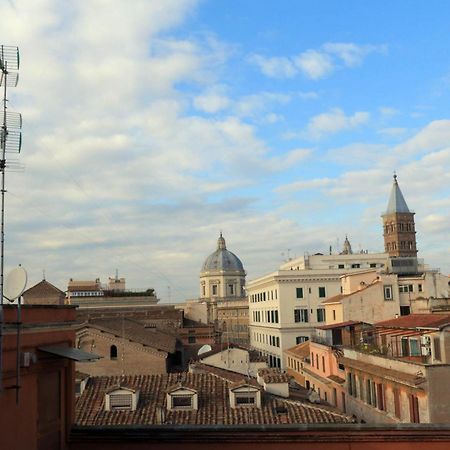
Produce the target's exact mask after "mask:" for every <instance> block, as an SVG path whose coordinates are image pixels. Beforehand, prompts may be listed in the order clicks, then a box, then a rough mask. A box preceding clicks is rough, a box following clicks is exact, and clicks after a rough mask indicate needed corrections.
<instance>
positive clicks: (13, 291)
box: [3, 266, 28, 302]
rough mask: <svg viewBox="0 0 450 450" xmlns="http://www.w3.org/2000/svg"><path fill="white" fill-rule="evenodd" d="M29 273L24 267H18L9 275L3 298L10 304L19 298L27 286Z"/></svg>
mask: <svg viewBox="0 0 450 450" xmlns="http://www.w3.org/2000/svg"><path fill="white" fill-rule="evenodd" d="M27 279H28V276H27V272H26V270H25V269H24V268H23V267H20V266H19V267H16V268H15V269H13V270H11V272H9V273H8V275H7V276H6V280H5V287H4V290H3V297H5V298H6V299H7V300H9V301H10V302H13V301H14V300H15V299H16V298H19V297H20V296H21V295H22V294H23V291H24V290H25V287H26V285H27Z"/></svg>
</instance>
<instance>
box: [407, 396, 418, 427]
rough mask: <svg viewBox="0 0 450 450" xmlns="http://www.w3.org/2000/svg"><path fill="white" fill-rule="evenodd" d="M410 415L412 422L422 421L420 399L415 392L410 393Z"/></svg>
mask: <svg viewBox="0 0 450 450" xmlns="http://www.w3.org/2000/svg"><path fill="white" fill-rule="evenodd" d="M409 417H410V422H411V423H420V417H419V399H418V398H417V396H415V395H413V394H410V395H409Z"/></svg>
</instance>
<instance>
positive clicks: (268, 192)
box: [0, 0, 450, 302]
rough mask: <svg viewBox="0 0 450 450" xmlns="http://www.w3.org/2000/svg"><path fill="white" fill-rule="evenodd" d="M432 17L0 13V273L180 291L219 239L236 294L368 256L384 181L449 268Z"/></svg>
mask: <svg viewBox="0 0 450 450" xmlns="http://www.w3.org/2000/svg"><path fill="white" fill-rule="evenodd" d="M448 17H450V4H449V3H448V2H446V1H433V0H431V1H427V2H423V1H417V0H415V1H412V0H408V1H407V0H403V1H397V2H392V1H381V0H380V1H377V2H361V1H346V0H342V1H339V2H336V1H331V0H330V1H321V0H315V1H306V0H304V1H294V0H291V1H287V0H277V1H272V0H268V1H264V2H261V1H254V0H245V1H244V0H239V1H237V0H203V1H196V0H164V1H163V2H162V1H160V0H133V1H129V2H124V1H120V0H117V1H116V0H89V1H80V0H78V1H74V0H73V1H58V0H17V1H15V0H2V1H0V18H1V28H0V44H4V45H17V46H18V47H19V49H20V55H21V66H20V81H19V84H18V86H17V87H16V88H14V89H12V88H11V89H10V90H9V108H10V111H18V112H21V113H22V116H23V147H22V152H21V154H20V155H19V156H18V157H17V155H9V156H11V157H12V158H13V159H18V160H19V162H20V163H21V164H22V165H23V166H24V170H23V171H20V172H12V171H11V172H8V173H7V178H6V187H7V191H8V192H7V194H6V231H5V242H6V243H5V252H6V253H5V255H6V271H8V270H10V269H11V268H13V267H14V266H17V265H18V264H22V266H23V267H25V268H26V269H27V271H28V276H29V286H32V285H33V284H34V283H36V282H38V281H40V280H41V279H42V277H43V275H44V271H45V277H46V279H47V280H48V281H50V282H51V283H53V284H55V285H56V286H58V287H59V288H61V289H63V290H65V289H66V287H67V282H68V280H69V278H74V279H94V278H97V277H99V278H101V280H102V281H106V279H107V277H108V276H114V274H115V271H116V269H118V271H119V275H120V276H123V277H125V278H126V279H127V286H128V287H130V288H136V289H139V288H149V287H153V288H154V289H156V292H157V295H158V296H159V297H160V299H161V301H162V302H169V301H170V302H175V301H183V300H185V299H189V298H196V297H197V296H198V295H199V287H198V276H199V271H200V268H201V266H202V263H203V261H204V260H205V259H206V257H207V256H208V255H209V254H210V253H212V252H213V251H214V250H215V249H216V245H217V244H216V242H217V238H218V235H219V232H220V231H222V232H223V234H224V237H225V239H226V241H227V247H228V249H229V250H230V251H232V252H234V253H235V254H236V255H238V256H239V258H240V259H241V260H242V262H243V264H244V267H245V269H246V271H247V279H254V278H257V277H258V276H261V275H263V274H266V273H269V272H273V271H275V270H276V269H277V268H278V266H279V265H280V263H282V262H283V260H285V259H286V258H288V257H295V256H302V255H303V254H305V253H306V252H309V253H316V252H324V253H325V252H328V250H329V247H330V246H332V251H333V252H338V251H340V250H341V247H342V244H343V241H344V239H345V235H348V237H349V239H350V242H351V243H352V246H353V249H354V251H359V250H368V251H370V252H380V251H383V236H382V225H381V224H382V222H381V218H380V215H381V214H382V213H383V211H384V210H385V208H386V206H387V202H388V196H389V192H390V189H391V186H392V176H393V173H394V171H395V172H396V173H397V175H398V181H399V185H400V187H401V189H402V192H403V194H404V196H405V199H406V201H407V203H408V206H409V207H410V209H412V210H414V211H415V212H416V228H417V241H418V249H419V257H421V258H424V259H425V262H426V263H427V264H429V265H430V266H431V267H433V268H440V269H441V270H442V271H443V272H444V273H449V272H450V258H449V255H450V241H449V239H448V237H449V229H450V170H449V167H450V111H449V105H450V60H449V59H448V36H449V28H450V25H449V21H448Z"/></svg>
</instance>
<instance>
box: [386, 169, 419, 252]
mask: <svg viewBox="0 0 450 450" xmlns="http://www.w3.org/2000/svg"><path fill="white" fill-rule="evenodd" d="M414 214H415V213H413V212H411V211H410V210H409V208H408V205H407V204H406V201H405V198H404V197H403V194H402V191H401V190H400V187H399V185H398V182H397V175H395V174H394V183H393V185H392V190H391V195H390V197H389V203H388V206H387V209H386V212H385V213H384V214H383V215H382V216H381V217H382V218H383V230H384V233H383V236H384V251H385V252H386V253H389V256H390V257H416V256H417V247H416V230H415V225H414Z"/></svg>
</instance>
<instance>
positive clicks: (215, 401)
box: [75, 373, 352, 426]
mask: <svg viewBox="0 0 450 450" xmlns="http://www.w3.org/2000/svg"><path fill="white" fill-rule="evenodd" d="M184 377H185V381H186V382H188V383H189V384H190V385H192V386H194V387H195V389H196V390H197V392H198V410H178V411H177V410H172V411H169V410H167V409H166V391H167V387H168V386H171V385H173V384H175V383H176V382H177V380H178V378H179V377H178V374H159V375H134V376H127V377H124V378H125V379H122V382H124V383H126V384H127V385H129V386H133V387H134V388H135V389H139V390H140V395H139V405H138V408H137V409H136V411H105V410H104V406H105V405H104V402H105V392H107V391H108V390H109V389H110V388H111V387H113V386H115V385H117V384H118V382H119V380H120V377H93V378H90V379H89V382H88V384H87V386H86V389H85V390H84V392H83V394H82V395H81V396H80V397H79V398H78V400H77V403H76V417H75V422H76V423H77V424H78V425H93V426H108V425H138V424H140V425H151V424H157V423H158V418H157V409H158V408H163V409H164V410H165V421H164V422H165V423H166V424H179V425H182V424H186V425H187V424H189V425H194V424H198V425H215V424H223V425H237V424H281V423H289V424H302V423H349V422H352V419H351V418H350V417H348V416H346V415H344V414H341V413H338V412H332V411H329V410H326V409H324V408H321V407H318V406H314V405H310V404H306V403H303V402H300V401H293V400H284V399H280V398H279V397H274V396H271V395H269V394H264V395H263V401H262V403H263V404H262V407H261V408H256V407H254V408H249V407H245V408H231V407H230V405H229V388H230V383H229V382H228V381H226V380H224V379H221V378H219V377H216V376H214V375H211V374H189V373H187V374H184ZM280 408H282V409H283V411H284V410H286V412H285V413H283V414H282V415H281V414H279V413H278V412H277V410H278V411H279V410H280Z"/></svg>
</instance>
